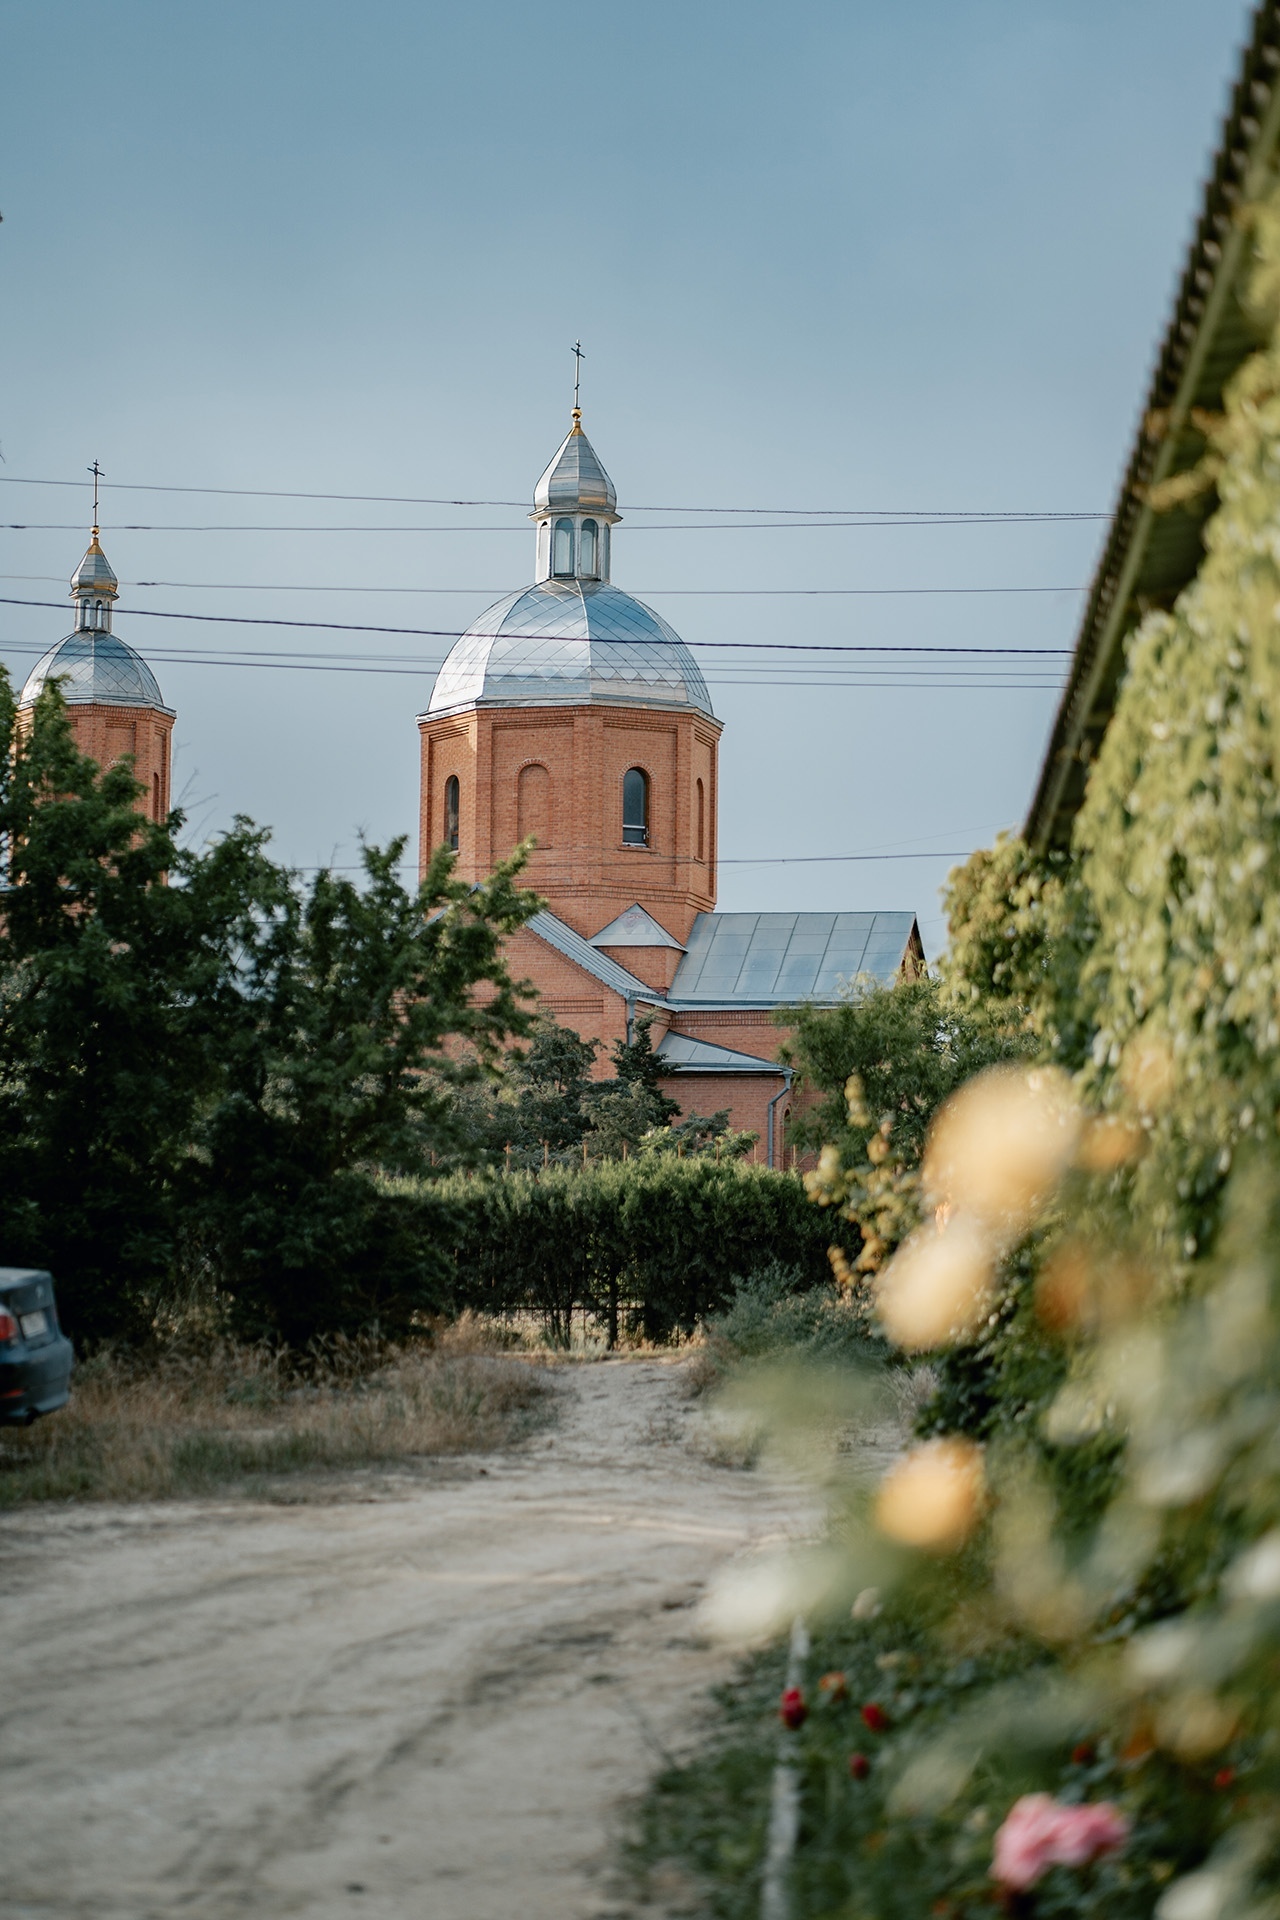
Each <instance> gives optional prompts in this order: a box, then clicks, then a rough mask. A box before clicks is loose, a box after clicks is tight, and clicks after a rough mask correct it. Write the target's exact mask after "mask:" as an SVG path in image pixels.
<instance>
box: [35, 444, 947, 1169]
mask: <svg viewBox="0 0 1280 1920" xmlns="http://www.w3.org/2000/svg"><path fill="white" fill-rule="evenodd" d="M619 517H620V516H619V514H618V511H617V494H616V492H615V491H614V486H613V482H612V481H611V480H610V478H609V476H608V474H607V473H606V472H605V470H604V468H603V467H602V466H601V464H600V461H599V459H598V458H597V456H596V453H595V450H594V448H593V447H592V445H591V442H590V441H589V440H588V439H587V437H586V435H585V434H584V433H583V431H582V420H581V415H580V413H579V411H578V409H577V408H576V407H575V409H574V413H573V426H572V428H571V430H570V432H569V434H568V435H567V437H566V438H565V441H564V444H563V445H562V446H561V447H560V449H559V451H558V452H557V454H556V456H555V458H554V459H553V460H552V462H551V464H550V466H549V467H548V468H547V470H546V472H545V473H544V474H543V476H542V478H541V480H539V482H538V485H537V489H536V491H535V494H534V507H533V515H532V518H533V520H534V522H535V528H536V532H535V546H536V555H537V559H536V566H535V577H534V582H533V585H532V586H529V587H522V588H521V589H520V590H519V591H518V592H516V593H512V594H508V595H507V597H506V599H504V600H500V601H499V602H498V603H497V605H496V606H493V607H490V609H489V611H488V612H487V613H484V614H482V615H481V616H480V618H479V619H478V620H477V621H476V622H475V623H474V625H472V626H471V627H470V628H468V630H467V632H466V633H464V634H463V636H462V638H461V639H460V640H459V641H458V643H457V645H456V646H455V647H454V648H453V650H452V651H451V653H450V654H449V657H448V658H447V660H446V661H445V663H444V665H443V666H442V667H441V669H440V672H439V674H438V676H437V678H436V683H435V687H434V689H433V691H432V694H431V701H430V704H429V706H428V708H427V711H426V712H425V713H424V714H422V715H420V716H419V720H418V727H419V731H420V734H421V752H422V772H421V781H422V785H421V814H420V823H419V824H420V829H421V842H420V844H421V861H422V865H423V867H424V868H425V865H426V862H427V860H428V858H429V856H430V852H431V849H432V848H433V847H436V846H439V845H440V843H441V842H442V841H443V842H444V843H445V844H447V845H448V846H450V847H452V848H453V849H454V850H455V852H456V853H457V856H458V872H459V874H460V875H461V877H463V878H464V879H471V880H480V879H482V878H483V877H484V876H485V875H486V874H487V873H488V872H489V871H490V869H491V868H492V866H493V864H494V862H495V861H497V860H500V859H502V858H504V857H505V856H506V855H508V854H509V853H510V852H511V851H512V849H513V848H514V847H515V846H516V845H517V843H518V842H520V841H522V840H525V839H529V838H532V839H533V840H534V841H535V843H536V844H535V847H534V851H533V854H532V857H531V859H530V862H529V868H528V876H529V882H530V885H531V886H533V887H534V888H536V890H537V891H538V893H540V894H541V895H542V896H543V897H544V898H545V899H546V900H547V901H548V903H549V904H548V906H547V907H546V908H545V909H544V910H543V911H542V912H540V913H538V914H537V915H535V917H534V918H533V919H532V920H531V921H530V922H529V924H528V925H527V927H525V928H524V929H522V930H521V932H520V933H519V934H517V935H516V936H515V937H514V939H513V940H512V941H511V943H510V960H511V964H512V967H513V969H514V971H515V972H516V973H517V974H523V975H526V976H527V977H528V978H529V979H531V980H532V981H533V983H534V984H535V986H536V987H537V988H538V990H539V992H540V994H541V996H542V1005H543V1006H544V1007H545V1008H546V1010H547V1012H548V1013H550V1014H551V1015H552V1016H553V1017H554V1018H555V1019H557V1020H558V1021H560V1022H561V1023H562V1024H563V1025H565V1026H568V1027H573V1028H574V1029H576V1031H577V1032H578V1033H580V1034H581V1035H582V1036H583V1037H584V1038H585V1039H592V1040H598V1041H600V1042H602V1043H603V1048H604V1050H606V1051H607V1049H608V1047H609V1046H611V1045H612V1043H613V1042H614V1041H616V1040H620V1039H623V1038H624V1037H626V1036H627V1035H628V1034H629V1033H630V1032H632V1031H633V1029H634V1023H635V1021H636V1019H637V1017H641V1016H644V1015H646V1014H650V1015H652V1016H653V1028H652V1032H653V1038H654V1042H655V1045H656V1047H657V1051H658V1053H659V1055H660V1057H661V1058H662V1060H663V1061H664V1063H665V1064H666V1068H667V1073H668V1078H667V1083H666V1084H667V1091H668V1092H669V1093H670V1094H671V1096H672V1098H673V1099H675V1100H678V1101H679V1102H680V1105H681V1107H682V1108H683V1109H684V1111H685V1112H697V1113H703V1114H709V1113H713V1112H716V1111H718V1110H719V1109H721V1108H725V1107H727V1108H728V1109H729V1112H730V1115H731V1117H732V1124H733V1125H734V1126H735V1127H741V1128H749V1129H750V1130H751V1131H752V1132H754V1133H757V1134H758V1135H759V1136H760V1142H761V1147H760V1154H761V1157H762V1158H763V1159H766V1160H767V1161H768V1162H769V1164H770V1165H775V1164H780V1163H781V1157H782V1150H783V1128H784V1125H785V1122H786V1119H787V1115H788V1111H789V1103H790V1090H791V1075H790V1072H789V1070H788V1069H787V1068H786V1067H784V1066H782V1065H781V1064H780V1063H779V1061H778V1057H777V1055H778V1049H779V1047H780V1046H781V1044H782V1042H783V1039H784V1038H785V1034H784V1032H783V1031H782V1030H781V1029H780V1028H779V1027H778V1025H777V1024H776V1023H775V1020H774V1018H773V1016H774V1013H775V1010H776V1009H778V1008H780V1007H789V1006H794V1005H795V1004H796V1003H797V1002H798V1001H808V1002H810V1003H816V1004H817V1005H819V1006H821V1005H830V1004H832V1003H833V1002H834V1001H836V1000H838V999H839V998H840V995H841V993H842V991H843V990H844V988H845V987H846V986H847V985H848V984H849V983H850V982H851V981H853V980H854V979H856V978H857V976H858V975H859V974H869V975H872V976H873V977H874V978H875V979H877V980H881V981H885V982H888V981H892V980H895V979H898V978H900V977H902V976H904V975H907V976H909V975H912V974H914V973H916V972H917V971H918V970H919V968H920V967H921V966H922V965H923V961H924V954H923V949H922V947H921V944H920V934H919V931H918V929H917V926H916V921H915V916H914V914H911V913H717V912H716V910H715V908H716V854H717V842H718V837H717V821H716V811H717V804H718V799H719V783H718V776H717V767H718V756H719V748H720V732H721V727H720V722H719V721H718V720H717V719H716V716H715V714H714V712H713V711H712V707H711V698H710V695H709V694H708V692H707V687H706V682H705V681H704V680H703V677H702V674H701V673H700V671H699V669H698V665H697V662H696V661H695V659H694V657H693V655H692V653H691V652H690V650H689V649H688V647H686V646H685V644H684V642H683V641H682V640H681V638H680V636H679V634H678V633H676V632H675V631H674V629H673V628H671V627H670V626H668V624H667V622H666V621H665V620H664V619H663V618H662V617H661V615H660V614H656V613H654V612H653V610H652V609H651V608H650V607H646V606H645V605H644V604H643V602H641V601H639V600H635V599H633V598H632V596H631V595H630V594H628V593H623V592H622V591H621V589H620V588H618V587H615V586H614V585H613V584H612V582H611V580H610V571H611V561H612V554H611V547H612V541H613V529H614V527H615V526H617V524H618V521H619ZM95 518H96V515H95ZM71 597H72V600H73V601H74V603H75V625H74V630H73V631H72V632H71V633H70V634H68V635H67V637H66V638H65V639H63V640H60V641H59V642H58V643H57V645H56V646H54V647H51V648H50V649H49V651H48V652H47V653H46V654H45V655H44V657H43V658H42V659H41V660H40V661H38V662H37V664H36V666H35V667H34V668H33V669H32V671H31V674H30V675H29V677H28V679H27V682H26V685H25V686H24V687H23V690H22V693H21V695H20V698H19V708H20V709H21V708H24V707H29V706H30V705H31V703H32V702H33V701H34V700H35V698H36V695H37V694H38V693H39V691H40V689H41V687H42V686H43V685H44V684H45V682H46V680H48V679H49V678H50V677H52V676H53V675H55V674H56V675H58V676H60V677H61V681H62V690H63V694H64V696H65V698H66V701H67V706H68V710H69V713H70V717H71V724H72V727H73V730H74V732H75V736H76V740H77V743H78V745H79V746H80V748H81V750H82V751H83V752H85V753H88V754H90V755H92V757H93V758H94V759H95V760H96V761H97V762H98V763H99V765H100V766H103V767H109V766H111V765H113V764H114V763H115V762H116V761H117V760H119V759H121V758H123V757H124V755H126V754H132V755H133V757H134V766H135V770H136V772H137V776H138V778H139V780H140V781H141V782H142V784H143V788H144V793H143V797H142V799H141V800H140V802H139V805H140V807H142V808H143V809H145V810H146V811H148V812H150V814H151V816H152V818H154V819H156V820H162V819H163V818H164V817H165V815H166V814H167V813H168V811H169V807H170V804H171V803H170V794H169V778H170V744H171V736H172V733H173V723H174V712H173V709H172V708H171V707H166V706H165V704H164V701H163V699H162V698H161V694H160V688H159V687H158V685H157V684H156V680H155V677H154V675H153V674H152V672H151V669H150V668H149V667H148V666H147V664H146V662H145V661H144V660H143V659H142V657H141V656H140V655H139V654H138V653H136V652H135V651H134V649H133V648H132V647H131V646H129V645H128V643H127V642H126V641H124V640H122V639H121V638H120V636H119V635H118V634H116V633H113V631H112V626H111V621H112V608H113V606H114V604H115V602H116V600H117V599H118V598H119V582H118V581H117V579H116V576H115V574H114V573H113V572H112V570H111V567H110V566H109V564H108V562H107V559H106V556H105V554H104V553H103V551H102V548H101V546H100V544H99V540H98V529H97V527H96V525H95V527H94V529H93V538H92V540H91V542H90V545H89V549H88V552H87V553H86V554H85V556H84V558H83V560H82V561H81V562H80V565H79V566H78V567H77V569H76V571H75V573H74V575H73V576H72V580H71ZM601 1070H602V1071H605V1070H606V1068H605V1066H604V1064H603V1063H602V1068H601Z"/></svg>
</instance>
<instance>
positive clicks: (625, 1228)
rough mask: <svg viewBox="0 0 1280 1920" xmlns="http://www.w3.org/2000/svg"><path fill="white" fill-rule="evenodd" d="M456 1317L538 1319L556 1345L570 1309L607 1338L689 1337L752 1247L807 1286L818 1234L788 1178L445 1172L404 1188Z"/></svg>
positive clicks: (704, 1167) (700, 1166)
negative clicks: (443, 1267) (459, 1312)
mask: <svg viewBox="0 0 1280 1920" xmlns="http://www.w3.org/2000/svg"><path fill="white" fill-rule="evenodd" d="M414 1191H415V1197H416V1199H417V1202H418V1204H419V1205H420V1206H421V1208H422V1210H423V1211H422V1219H423V1230H424V1232H425V1233H426V1234H427V1235H428V1237H429V1239H430V1242H431V1244H432V1245H433V1246H434V1247H435V1248H436V1249H437V1250H438V1251H439V1252H440V1253H441V1254H442V1256H443V1257H444V1259H445V1260H446V1261H447V1265H448V1272H449V1276H450V1280H449V1297H450V1300H451V1303H452V1304H453V1305H454V1306H455V1307H456V1308H458V1309H462V1308H464V1307H472V1308H474V1309H476V1310H478V1311H481V1312H484V1313H497V1314H501V1313H511V1312H516V1311H530V1312H534V1313H537V1314H539V1315H540V1316H541V1317H542V1318H543V1319H544V1321H545V1322H546V1325H547V1326H548V1328H549V1330H550V1331H551V1333H552V1335H553V1337H555V1338H556V1339H558V1340H561V1341H563V1340H565V1339H567V1337H568V1331H569V1323H570V1319H571V1316H572V1315H573V1314H574V1313H575V1312H582V1313H588V1314H592V1315H595V1316H596V1317H597V1318H598V1319H599V1320H601V1321H602V1322H603V1323H605V1324H606V1325H607V1326H608V1327H609V1328H610V1330H611V1331H612V1332H613V1333H614V1335H615V1337H616V1335H617V1333H618V1332H620V1331H621V1330H623V1329H624V1328H629V1329H631V1330H632V1331H634V1332H636V1333H640V1334H642V1335H644V1336H645V1337H647V1338H649V1339H654V1340H660V1339H666V1338H667V1337H669V1336H670V1335H671V1334H673V1333H676V1332H684V1333H691V1332H692V1331H693V1330H694V1328H695V1327H696V1326H697V1324H698V1323H699V1321H700V1320H701V1319H702V1318H703V1317H704V1316H705V1315H706V1314H708V1313H713V1312H715V1311H717V1310H718V1309H719V1308H721V1307H723V1306H724V1305H725V1304H726V1302H727V1301H728V1300H729V1299H730V1297H731V1296H732V1293H733V1289H734V1285H735V1282H736V1278H737V1276H738V1275H740V1274H742V1273H744V1272H749V1271H750V1270H751V1268H752V1267H753V1266H755V1265H757V1264H758V1261H759V1253H760V1249H761V1248H762V1247H767V1248H769V1249H770V1250H771V1251H772V1252H774V1253H775V1254H776V1257H777V1258H778V1259H779V1260H781V1261H785V1262H787V1263H788V1264H791V1265H793V1266H795V1267H797V1268H798V1269H800V1271H801V1272H802V1273H803V1274H804V1275H805V1276H806V1278H807V1280H808V1283H809V1284H813V1283H814V1282H816V1281H817V1280H819V1279H820V1278H821V1277H822V1276H823V1275H824V1273H825V1270H826V1261H825V1247H826V1234H825V1231H824V1229H823V1224H822V1221H821V1218H820V1217H819V1216H818V1215H817V1214H816V1213H815V1212H814V1210H813V1209H812V1208H811V1207H810V1206H809V1205H808V1203H807V1202H806V1199H805V1195H804V1190H803V1188H802V1187H801V1185H800V1182H799V1181H798V1180H796V1179H795V1177H794V1176H793V1175H791V1174H785V1173H780V1172H775V1171H773V1170H772V1169H770V1168H766V1167H755V1166H744V1165H743V1164H742V1163H741V1162H740V1161H738V1160H732V1159H723V1160H716V1159H715V1158H714V1157H712V1156H710V1155H706V1154H701V1155H698V1156H696V1157H692V1158H687V1159H680V1158H678V1157H676V1156H675V1155H673V1154H660V1155H652V1156H646V1157H643V1158H640V1159H636V1160H629V1161H627V1162H622V1161H616V1160H615V1161H602V1162H598V1163H597V1162H593V1163H591V1164H590V1165H588V1166H587V1167H585V1168H583V1167H579V1168H576V1169H575V1168H572V1167H550V1168H548V1169H547V1170H546V1171H545V1172H542V1171H539V1172H535V1173H530V1172H512V1173H510V1174H506V1173H502V1172H497V1171H483V1172H480V1173H476V1174H463V1173H459V1174H454V1175H452V1176H450V1177H449V1178H447V1179H444V1180H439V1181H435V1182H432V1183H430V1184H422V1185H420V1186H418V1187H416V1188H415V1190H414Z"/></svg>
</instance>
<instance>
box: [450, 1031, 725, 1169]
mask: <svg viewBox="0 0 1280 1920" xmlns="http://www.w3.org/2000/svg"><path fill="white" fill-rule="evenodd" d="M652 1024H653V1020H652V1016H651V1015H650V1016H641V1018H640V1019H639V1020H638V1021H637V1022H636V1025H635V1032H634V1035H633V1038H632V1039H631V1040H630V1041H619V1042H618V1043H617V1044H616V1045H615V1047H614V1049H613V1055H612V1058H613V1063H614V1067H615V1069H616V1074H617V1077H616V1079H613V1080H597V1079H593V1078H592V1077H591V1069H592V1067H593V1066H594V1064H595V1060H596V1056H597V1053H598V1051H599V1048H598V1043H597V1042H596V1041H594V1040H583V1039H582V1038H581V1037H580V1036H579V1035H578V1034H576V1033H575V1032H574V1031H573V1029H572V1027H562V1026H560V1025H558V1023H557V1022H556V1021H554V1020H552V1019H551V1018H550V1017H549V1016H547V1015H543V1016H542V1017H541V1018H539V1019H538V1020H537V1022H536V1023H535V1025H534V1027H533V1031H532V1037H531V1040H530V1044H529V1046H528V1047H527V1048H525V1049H523V1050H522V1051H516V1052H513V1053H511V1054H510V1055H509V1056H508V1058H507V1060H506V1062H505V1063H504V1068H503V1072H502V1074H501V1076H500V1078H498V1079H496V1080H492V1081H490V1082H488V1083H487V1084H485V1085H483V1086H475V1087H470V1088H466V1089H464V1090H463V1091H462V1092H461V1093H460V1094H458V1095H456V1096H455V1100H454V1113H455V1116H456V1120H457V1136H458V1138H457V1144H456V1146H455V1152H454V1155H453V1158H454V1159H455V1160H456V1161H458V1162H459V1163H461V1164H463V1165H475V1164H477V1163H479V1164H484V1163H486V1162H487V1163H488V1164H489V1165H499V1164H501V1165H504V1166H510V1167H525V1168H529V1169H535V1168H538V1167H542V1166H546V1165H558V1166H575V1165H577V1166H580V1165H581V1164H582V1162H583V1158H584V1154H585V1157H586V1159H588V1160H621V1159H625V1158H626V1157H627V1156H628V1155H629V1154H631V1153H635V1152H636V1151H637V1150H638V1149H639V1148H640V1147H641V1145H642V1143H644V1142H645V1141H646V1139H647V1138H648V1137H649V1136H651V1135H652V1134H653V1133H654V1131H655V1129H664V1128H665V1127H666V1124H667V1121H668V1120H669V1119H670V1117H671V1116H672V1115H673V1114H676V1113H679V1111H680V1108H679V1105H678V1104H677V1102H676V1101H674V1100H672V1099H670V1098H669V1097H668V1096H667V1095H666V1094H665V1093H663V1092H662V1090H661V1088H660V1087H659V1085H658V1081H659V1079H660V1077H661V1075H662V1071H663V1069H662V1063H661V1061H659V1060H658V1059H657V1057H656V1055H655V1054H654V1050H653V1045H652V1041H651V1039H650V1034H649V1029H650V1027H651V1026H652ZM702 1124H703V1125H704V1126H705V1124H706V1123H702ZM726 1124H727V1116H726ZM721 1130H722V1131H723V1129H721Z"/></svg>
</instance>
